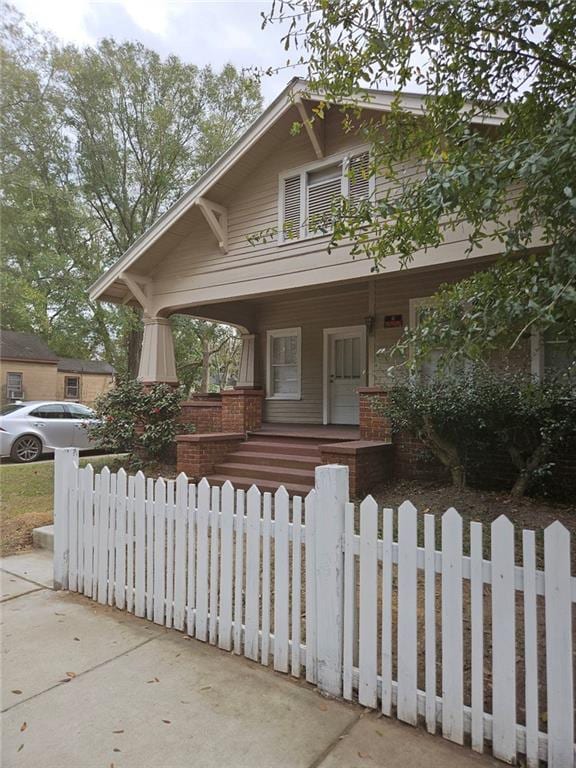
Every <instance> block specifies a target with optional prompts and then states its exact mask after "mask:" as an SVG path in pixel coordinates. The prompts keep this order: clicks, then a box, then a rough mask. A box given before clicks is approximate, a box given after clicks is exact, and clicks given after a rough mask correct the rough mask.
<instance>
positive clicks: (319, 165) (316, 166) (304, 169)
mask: <svg viewBox="0 0 576 768" xmlns="http://www.w3.org/2000/svg"><path fill="white" fill-rule="evenodd" d="M370 151H371V148H370V145H369V144H360V145H358V146H355V147H350V148H349V149H348V150H347V151H346V152H338V153H337V154H334V155H329V156H327V157H323V158H322V159H321V160H316V161H313V162H310V163H306V164H305V165H299V166H296V167H295V168H290V169H289V170H286V171H282V172H281V173H280V174H279V175H278V238H277V242H278V245H289V244H294V243H300V242H302V241H306V240H317V239H318V238H320V237H330V232H313V233H309V232H308V231H306V234H304V229H305V227H306V211H307V206H308V196H307V194H306V189H307V187H306V174H307V173H310V172H314V171H320V170H322V169H323V168H329V167H330V166H331V165H337V164H338V163H343V162H344V161H345V160H347V159H350V158H351V157H355V156H356V155H361V154H363V153H364V152H368V153H370ZM293 176H300V236H299V237H287V238H285V237H284V182H285V180H286V179H289V178H291V177H293ZM341 180H342V184H341V189H342V195H343V196H344V197H348V196H349V194H350V191H349V183H350V179H349V178H348V175H347V173H344V172H342V176H341ZM369 184H370V187H369V198H370V199H373V197H374V195H375V192H376V177H375V176H371V177H370V180H369Z"/></svg>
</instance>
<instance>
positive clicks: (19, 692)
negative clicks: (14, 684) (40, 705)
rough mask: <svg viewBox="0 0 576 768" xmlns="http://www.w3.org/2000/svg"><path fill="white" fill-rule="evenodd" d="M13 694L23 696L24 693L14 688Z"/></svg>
mask: <svg viewBox="0 0 576 768" xmlns="http://www.w3.org/2000/svg"><path fill="white" fill-rule="evenodd" d="M12 693H16V694H21V693H22V691H20V690H19V689H18V688H14V690H13V691H12Z"/></svg>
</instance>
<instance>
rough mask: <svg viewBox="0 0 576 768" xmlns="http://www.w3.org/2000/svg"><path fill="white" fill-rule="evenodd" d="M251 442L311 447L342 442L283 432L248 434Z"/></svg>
mask: <svg viewBox="0 0 576 768" xmlns="http://www.w3.org/2000/svg"><path fill="white" fill-rule="evenodd" d="M247 436H248V440H249V442H252V441H253V440H258V441H259V442H263V443H287V444H290V445H292V444H298V445H309V446H315V445H316V446H318V445H322V444H323V443H339V442H341V441H340V440H338V439H337V438H333V437H330V436H328V437H320V436H319V435H302V434H300V435H299V434H297V433H294V434H290V435H286V434H282V433H281V432H278V433H274V432H248V433H247Z"/></svg>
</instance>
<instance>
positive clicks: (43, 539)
mask: <svg viewBox="0 0 576 768" xmlns="http://www.w3.org/2000/svg"><path fill="white" fill-rule="evenodd" d="M32 546H33V547H34V548H35V549H47V550H49V551H50V552H54V526H53V525H43V526H41V527H40V528H34V530H33V531H32Z"/></svg>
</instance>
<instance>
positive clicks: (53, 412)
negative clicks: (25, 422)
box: [30, 403, 71, 419]
mask: <svg viewBox="0 0 576 768" xmlns="http://www.w3.org/2000/svg"><path fill="white" fill-rule="evenodd" d="M30 416H32V417H33V418H36V419H69V418H71V417H70V415H69V414H68V413H66V409H65V408H64V406H63V405H57V404H56V403H53V404H48V405H39V406H38V408H35V409H34V410H33V411H30Z"/></svg>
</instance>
